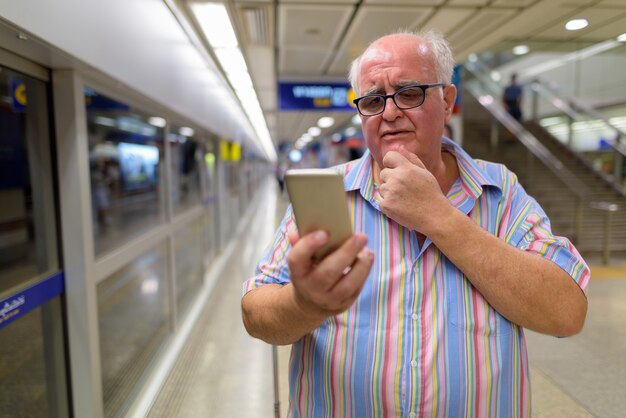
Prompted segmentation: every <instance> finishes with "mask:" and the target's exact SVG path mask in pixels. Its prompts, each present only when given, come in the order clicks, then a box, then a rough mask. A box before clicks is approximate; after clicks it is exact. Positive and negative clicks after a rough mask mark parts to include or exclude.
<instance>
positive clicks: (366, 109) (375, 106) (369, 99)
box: [358, 87, 424, 115]
mask: <svg viewBox="0 0 626 418" xmlns="http://www.w3.org/2000/svg"><path fill="white" fill-rule="evenodd" d="M393 100H394V102H395V103H396V106H398V107H399V108H400V109H409V108H412V107H417V106H419V105H421V104H422V103H423V101H424V90H423V89H422V88H421V87H408V88H404V89H401V90H398V91H397V92H396V93H395V94H394V95H393ZM385 101H386V99H385V97H384V96H382V95H372V96H365V97H364V98H362V99H361V100H359V103H358V106H359V110H360V111H361V113H364V114H367V115H372V114H377V113H380V112H382V111H383V108H384V107H385Z"/></svg>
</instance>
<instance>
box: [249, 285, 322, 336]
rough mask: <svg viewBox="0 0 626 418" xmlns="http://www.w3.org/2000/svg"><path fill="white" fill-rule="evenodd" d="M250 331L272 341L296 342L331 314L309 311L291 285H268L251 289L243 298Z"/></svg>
mask: <svg viewBox="0 0 626 418" xmlns="http://www.w3.org/2000/svg"><path fill="white" fill-rule="evenodd" d="M241 307H242V316H243V322H244V325H245V327H246V330H247V331H248V333H249V334H250V335H251V336H253V337H255V338H259V339H261V340H263V341H265V342H267V343H269V344H275V345H287V344H293V343H295V342H296V341H298V340H299V339H300V338H302V337H304V336H305V335H307V334H309V333H310V332H311V331H313V330H314V329H316V328H317V327H319V326H320V324H321V323H322V322H324V321H325V320H326V318H328V316H329V315H327V314H324V313H322V312H319V311H318V312H313V311H311V310H307V309H306V306H304V305H303V304H302V302H301V301H298V300H297V297H296V296H295V293H294V289H293V287H292V285H291V284H286V285H278V284H268V285H264V286H261V287H259V288H257V289H255V290H252V291H250V292H248V293H247V294H246V295H245V296H244V297H243V298H242V300H241Z"/></svg>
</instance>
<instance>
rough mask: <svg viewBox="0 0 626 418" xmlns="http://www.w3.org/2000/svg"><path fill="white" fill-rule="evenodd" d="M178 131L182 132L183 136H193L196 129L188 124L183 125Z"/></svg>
mask: <svg viewBox="0 0 626 418" xmlns="http://www.w3.org/2000/svg"><path fill="white" fill-rule="evenodd" d="M178 133H179V134H181V135H182V136H193V134H194V133H195V131H194V130H193V129H192V128H190V127H188V126H182V127H181V128H180V129H179V130H178Z"/></svg>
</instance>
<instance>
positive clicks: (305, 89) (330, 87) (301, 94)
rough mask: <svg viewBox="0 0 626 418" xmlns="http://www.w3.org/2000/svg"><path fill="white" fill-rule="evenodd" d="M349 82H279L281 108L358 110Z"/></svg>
mask: <svg viewBox="0 0 626 418" xmlns="http://www.w3.org/2000/svg"><path fill="white" fill-rule="evenodd" d="M355 98H356V95H355V94H354V90H352V87H350V84H348V83H279V85H278V101H279V103H280V110H326V111H328V110H332V111H348V112H354V111H356V106H355V105H354V103H352V101H353V100H354V99H355Z"/></svg>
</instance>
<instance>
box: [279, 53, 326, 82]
mask: <svg viewBox="0 0 626 418" xmlns="http://www.w3.org/2000/svg"><path fill="white" fill-rule="evenodd" d="M328 54H329V52H328V51H327V50H307V49H304V48H281V51H280V64H279V71H280V74H281V75H302V74H308V75H311V81H313V80H315V79H316V78H317V77H319V76H320V75H321V74H322V65H323V63H324V61H325V60H326V57H327V56H328Z"/></svg>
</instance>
